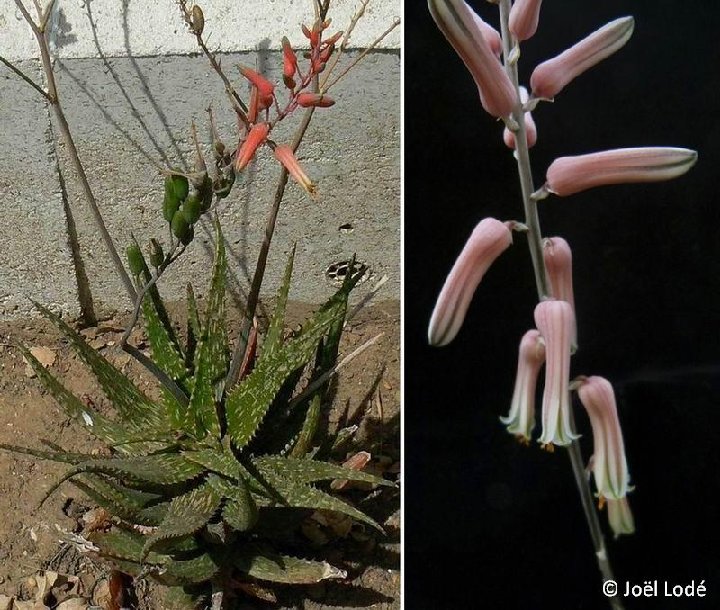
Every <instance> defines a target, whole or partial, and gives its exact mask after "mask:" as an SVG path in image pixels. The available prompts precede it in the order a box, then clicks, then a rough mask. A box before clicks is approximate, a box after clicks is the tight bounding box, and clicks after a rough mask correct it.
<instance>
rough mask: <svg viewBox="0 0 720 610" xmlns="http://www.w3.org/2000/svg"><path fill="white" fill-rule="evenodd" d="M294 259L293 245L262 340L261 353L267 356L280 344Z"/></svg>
mask: <svg viewBox="0 0 720 610" xmlns="http://www.w3.org/2000/svg"><path fill="white" fill-rule="evenodd" d="M294 261H295V245H293V248H292V252H290V256H289V257H288V262H287V265H286V266H285V275H284V276H283V280H282V284H281V285H280V290H279V291H278V295H277V301H276V303H275V311H274V312H273V316H272V318H270V324H269V325H268V330H267V333H266V334H265V341H264V342H263V354H264V355H265V356H269V355H270V354H272V353H273V352H274V351H275V350H277V349H278V348H279V347H280V346H281V345H282V337H283V330H284V329H285V308H286V307H287V301H288V294H289V292H290V279H291V278H292V272H293V263H294Z"/></svg>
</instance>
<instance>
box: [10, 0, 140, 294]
mask: <svg viewBox="0 0 720 610" xmlns="http://www.w3.org/2000/svg"><path fill="white" fill-rule="evenodd" d="M53 3H54V0H50V3H49V4H48V6H47V7H46V9H45V11H44V12H43V13H42V15H41V20H40V23H39V24H38V23H36V22H35V21H34V20H33V18H32V17H31V16H30V13H29V12H28V11H27V9H26V8H25V6H24V5H23V3H22V0H15V4H16V5H17V7H18V10H19V11H20V12H21V13H22V16H23V17H24V19H25V21H27V23H28V25H29V26H30V28H31V29H32V31H33V34H35V38H36V39H37V42H38V46H39V47H40V59H41V61H42V66H43V71H44V72H45V79H46V80H47V93H46V94H45V97H46V98H47V100H48V101H49V103H50V107H51V108H52V109H53V112H54V114H55V118H56V119H57V122H58V125H59V127H60V134H61V135H62V138H63V140H64V142H65V146H66V148H67V152H68V156H69V158H70V162H71V163H72V165H73V167H74V169H75V171H76V173H77V175H78V178H79V179H80V183H81V184H82V188H83V192H84V194H85V199H86V200H87V203H88V205H89V206H90V210H91V212H92V214H93V218H94V220H95V224H96V225H97V228H98V230H99V231H100V235H101V236H102V239H103V242H104V243H105V247H106V249H107V251H108V253H109V254H110V258H111V259H112V262H113V266H114V267H115V271H116V272H117V274H118V276H119V277H120V279H121V280H122V283H123V285H124V286H125V291H126V292H127V294H128V296H129V297H130V300H131V301H133V302H134V301H135V299H136V298H137V293H136V291H135V287H134V286H133V283H132V280H131V279H130V276H129V275H128V272H127V271H126V270H125V266H124V265H123V263H122V260H121V259H120V255H119V254H118V251H117V249H116V248H115V244H114V243H113V240H112V237H111V236H110V233H109V232H108V229H107V226H106V224H105V221H104V219H103V216H102V213H101V212H100V208H99V206H98V203H97V200H96V199H95V194H94V193H93V191H92V188H91V187H90V183H89V181H88V177H87V174H86V172H85V167H84V166H83V164H82V162H81V161H80V157H79V155H78V151H77V148H76V146H75V141H74V140H73V137H72V133H71V132H70V126H69V124H68V122H67V118H66V117H65V113H64V112H63V108H62V105H61V104H60V99H59V98H58V91H57V85H56V83H55V74H54V72H53V64H52V59H51V58H50V48H49V47H48V42H47V38H46V35H45V29H46V27H47V22H48V20H49V18H50V13H51V10H52V6H53Z"/></svg>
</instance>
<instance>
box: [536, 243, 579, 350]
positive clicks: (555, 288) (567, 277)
mask: <svg viewBox="0 0 720 610" xmlns="http://www.w3.org/2000/svg"><path fill="white" fill-rule="evenodd" d="M543 259H544V261H545V270H546V271H547V275H548V280H549V281H550V291H551V292H552V296H553V298H555V299H559V300H560V301H567V302H568V303H570V306H571V307H572V308H573V312H574V311H575V296H574V294H573V282H572V251H571V250H570V246H569V245H568V243H567V242H566V241H565V240H564V239H563V238H562V237H550V238H549V239H545V240H544V241H543ZM572 344H573V345H577V326H576V325H575V326H574V327H573V336H572Z"/></svg>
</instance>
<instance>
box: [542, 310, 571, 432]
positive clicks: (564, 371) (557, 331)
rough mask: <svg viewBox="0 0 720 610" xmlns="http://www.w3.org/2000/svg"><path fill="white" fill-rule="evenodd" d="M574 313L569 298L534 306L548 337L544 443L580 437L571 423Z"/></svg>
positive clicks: (544, 336) (543, 411)
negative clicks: (570, 388) (567, 300)
mask: <svg viewBox="0 0 720 610" xmlns="http://www.w3.org/2000/svg"><path fill="white" fill-rule="evenodd" d="M574 324H575V316H574V315H573V310H572V307H571V306H570V303H568V302H566V301H543V302H542V303H539V304H538V305H537V307H535V325H536V326H537V329H538V330H539V331H540V334H541V335H542V337H543V339H544V341H545V388H544V391H543V404H542V426H543V430H542V436H541V437H540V439H539V441H538V442H540V443H541V444H543V445H569V444H570V443H572V441H573V440H574V439H575V438H577V435H575V434H573V432H572V428H571V427H570V390H569V386H570V349H571V342H572V333H573V327H574Z"/></svg>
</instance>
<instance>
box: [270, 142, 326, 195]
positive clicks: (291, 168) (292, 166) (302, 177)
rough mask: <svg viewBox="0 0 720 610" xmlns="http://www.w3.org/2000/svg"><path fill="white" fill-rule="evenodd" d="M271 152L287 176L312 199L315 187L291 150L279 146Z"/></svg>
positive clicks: (284, 146)
mask: <svg viewBox="0 0 720 610" xmlns="http://www.w3.org/2000/svg"><path fill="white" fill-rule="evenodd" d="M273 152H274V154H275V158H276V159H277V160H278V161H280V163H282V165H283V167H285V169H286V170H287V172H288V174H290V175H291V176H292V177H293V178H294V179H295V181H296V182H297V183H298V184H299V185H300V186H302V187H303V188H304V189H305V190H306V191H307V192H308V193H309V194H310V196H311V197H314V196H315V195H316V194H317V187H316V186H315V185H314V184H313V183H312V180H310V178H308V176H307V174H306V173H305V172H304V171H303V169H302V167H301V166H300V163H299V162H298V160H297V158H296V157H295V153H294V152H293V149H292V148H290V146H287V145H286V144H279V145H278V146H276V147H275V150H274V151H273Z"/></svg>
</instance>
